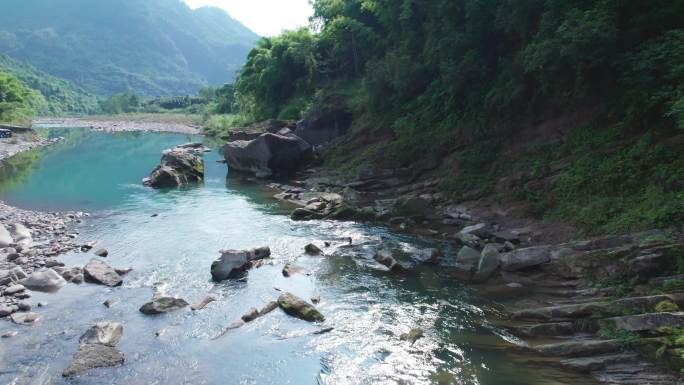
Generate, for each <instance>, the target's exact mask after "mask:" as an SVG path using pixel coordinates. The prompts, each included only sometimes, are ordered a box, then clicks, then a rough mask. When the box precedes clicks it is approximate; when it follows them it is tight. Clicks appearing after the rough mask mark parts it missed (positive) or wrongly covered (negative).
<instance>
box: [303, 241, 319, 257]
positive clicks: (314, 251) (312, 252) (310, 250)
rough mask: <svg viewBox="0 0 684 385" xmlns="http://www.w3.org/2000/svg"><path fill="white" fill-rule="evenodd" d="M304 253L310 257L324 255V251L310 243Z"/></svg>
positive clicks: (305, 247)
mask: <svg viewBox="0 0 684 385" xmlns="http://www.w3.org/2000/svg"><path fill="white" fill-rule="evenodd" d="M304 252H305V253H307V254H309V255H320V254H321V253H323V250H321V248H320V247H318V246H316V245H314V244H313V243H309V244H308V245H306V246H304Z"/></svg>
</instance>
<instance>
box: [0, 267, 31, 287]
mask: <svg viewBox="0 0 684 385" xmlns="http://www.w3.org/2000/svg"><path fill="white" fill-rule="evenodd" d="M26 277H27V275H26V273H24V270H22V268H21V267H20V266H17V267H14V268H12V269H10V270H0V285H9V284H11V283H16V282H19V281H21V280H22V279H25V278H26Z"/></svg>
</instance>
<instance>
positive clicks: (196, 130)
mask: <svg viewBox="0 0 684 385" xmlns="http://www.w3.org/2000/svg"><path fill="white" fill-rule="evenodd" d="M32 127H48V128H50V127H85V128H90V129H92V130H96V131H104V132H132V131H149V132H171V133H179V134H188V135H199V134H201V132H202V127H201V124H200V119H199V117H197V116H194V115H180V114H122V115H93V116H84V117H65V118H55V117H42V118H37V119H34V120H33V122H32Z"/></svg>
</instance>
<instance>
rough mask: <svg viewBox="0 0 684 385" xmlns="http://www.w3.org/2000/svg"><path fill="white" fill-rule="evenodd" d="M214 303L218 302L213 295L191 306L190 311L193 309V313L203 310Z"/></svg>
mask: <svg viewBox="0 0 684 385" xmlns="http://www.w3.org/2000/svg"><path fill="white" fill-rule="evenodd" d="M214 301H216V298H214V297H213V296H211V295H208V296H206V297H204V299H203V300H202V301H201V302H199V303H196V304H194V305H192V306H190V309H192V310H193V311H196V310H202V309H204V308H205V307H207V305H209V304H210V303H212V302H214Z"/></svg>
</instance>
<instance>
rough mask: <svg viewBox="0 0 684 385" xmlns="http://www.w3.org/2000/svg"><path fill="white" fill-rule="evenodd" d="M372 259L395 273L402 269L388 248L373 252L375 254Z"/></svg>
mask: <svg viewBox="0 0 684 385" xmlns="http://www.w3.org/2000/svg"><path fill="white" fill-rule="evenodd" d="M373 259H374V260H375V261H376V262H377V263H379V264H381V265H383V266H385V267H386V268H388V269H389V271H391V272H394V273H397V272H401V271H403V270H404V268H403V266H401V265H400V264H399V263H398V262H397V260H396V259H394V257H393V256H392V252H391V251H389V250H385V249H383V250H378V251H376V252H375V255H373Z"/></svg>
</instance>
